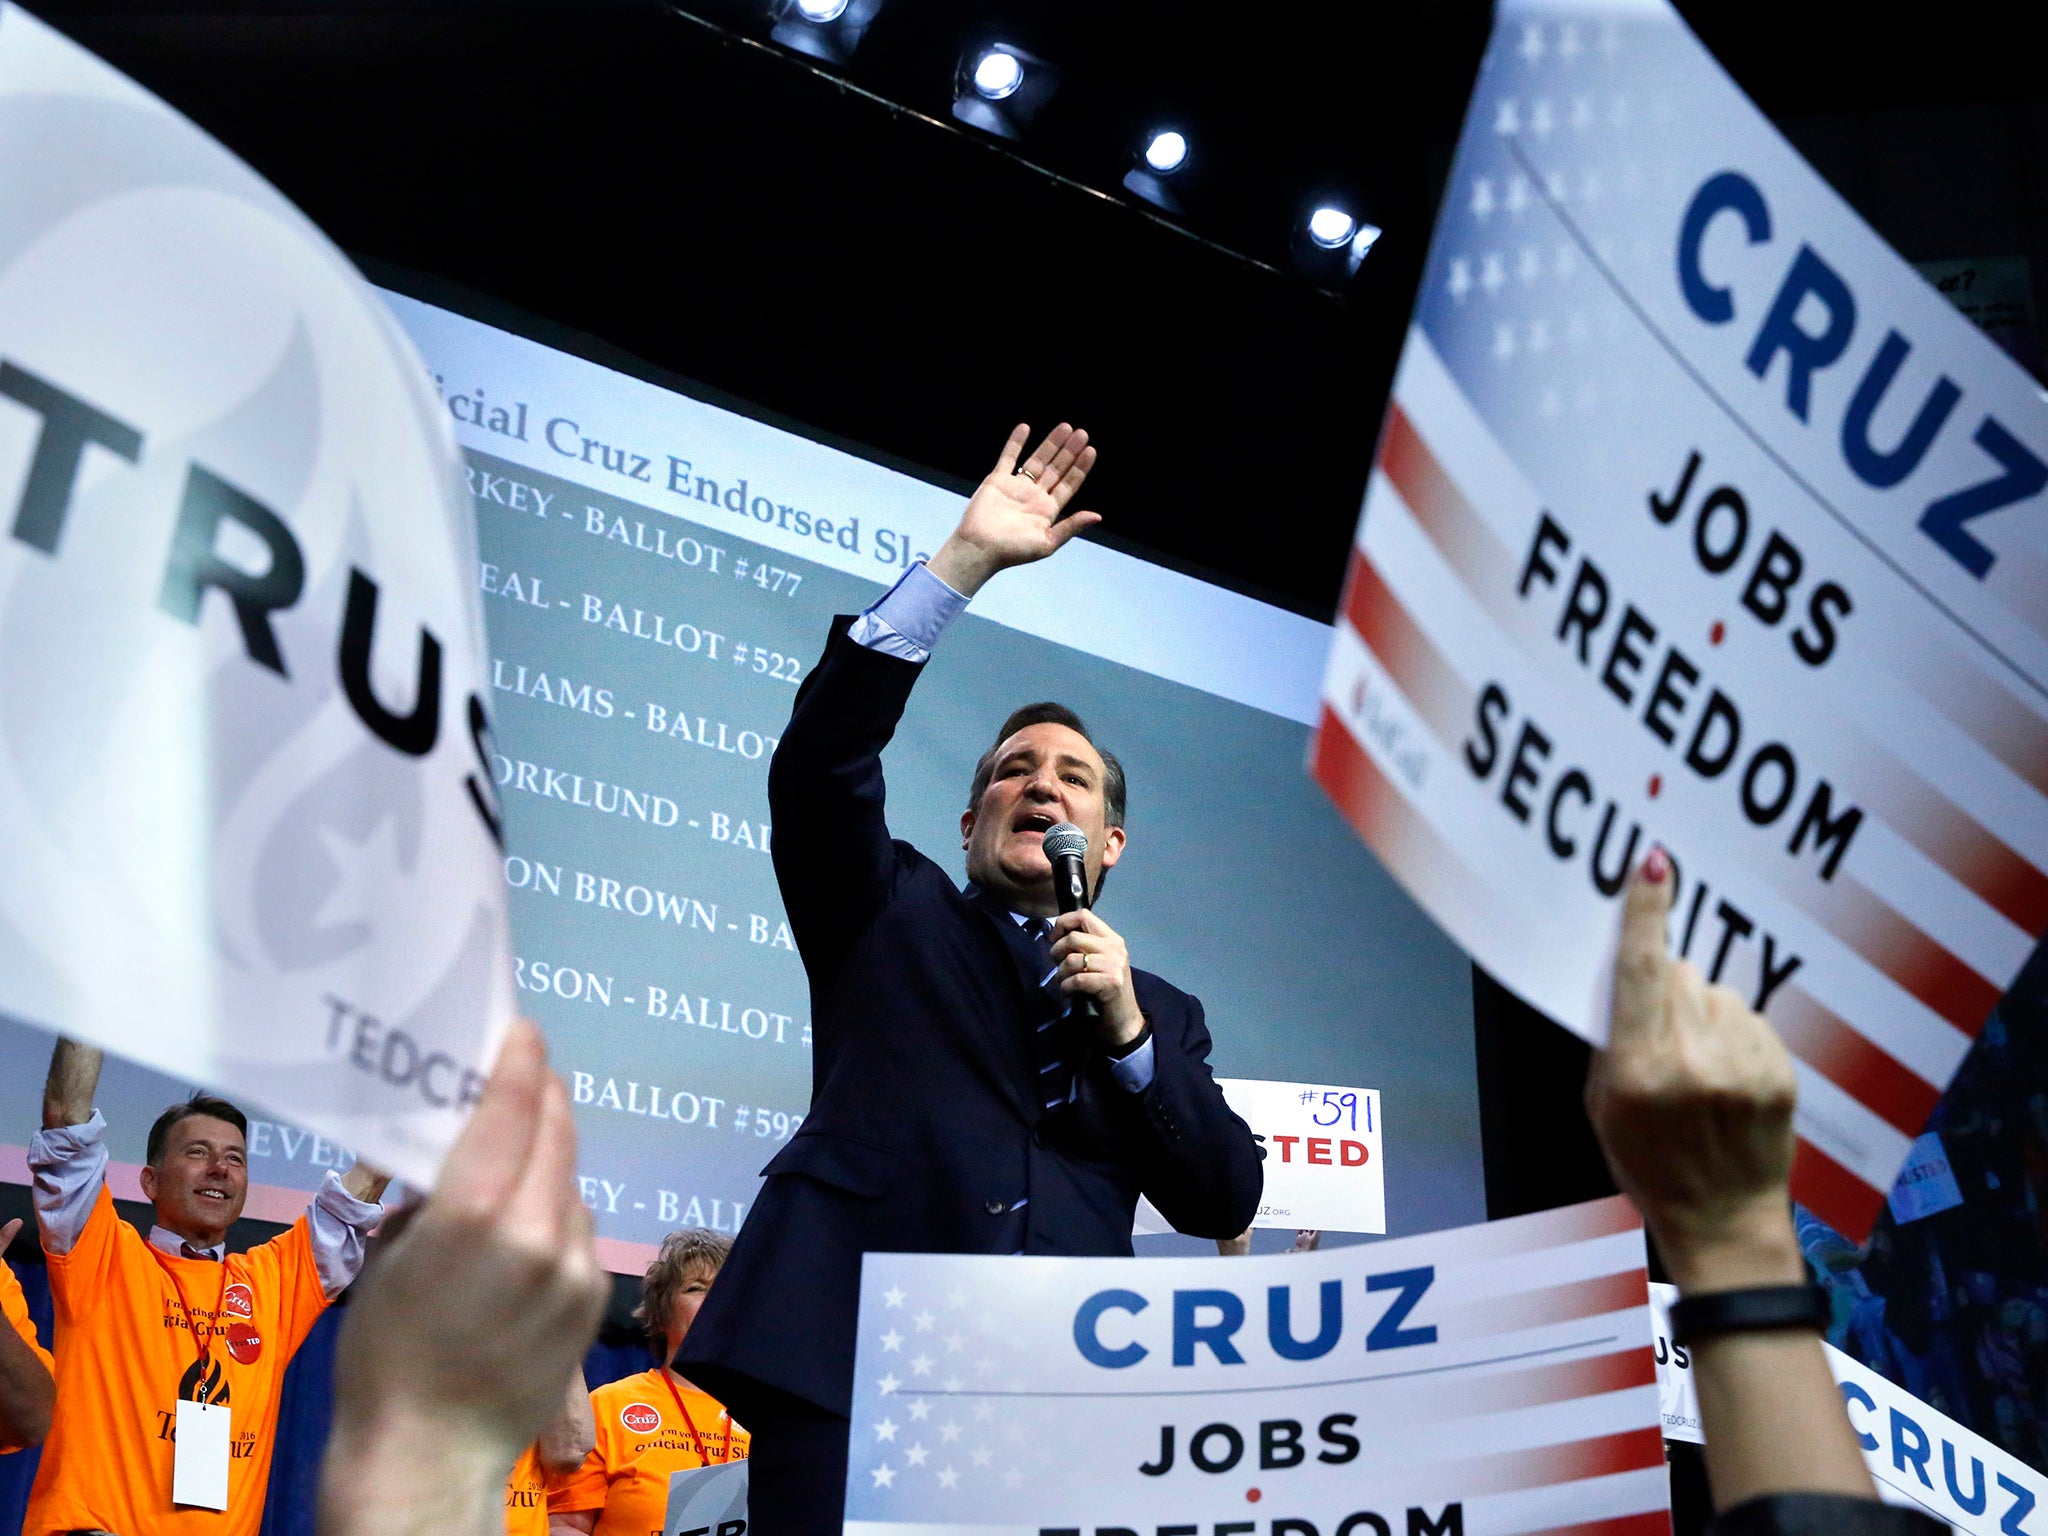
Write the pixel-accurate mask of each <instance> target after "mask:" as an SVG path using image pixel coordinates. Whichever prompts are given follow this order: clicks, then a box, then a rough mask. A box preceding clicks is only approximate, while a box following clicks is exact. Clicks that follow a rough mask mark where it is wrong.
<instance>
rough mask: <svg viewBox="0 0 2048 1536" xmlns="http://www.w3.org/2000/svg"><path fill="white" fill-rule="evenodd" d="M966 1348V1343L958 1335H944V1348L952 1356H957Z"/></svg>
mask: <svg viewBox="0 0 2048 1536" xmlns="http://www.w3.org/2000/svg"><path fill="white" fill-rule="evenodd" d="M966 1347H967V1341H966V1340H965V1339H963V1338H962V1337H961V1336H960V1335H959V1334H957V1333H949V1334H947V1335H946V1348H947V1349H948V1350H949V1351H951V1352H952V1353H953V1354H956V1355H957V1354H959V1353H960V1351H961V1350H962V1349H964V1348H966Z"/></svg>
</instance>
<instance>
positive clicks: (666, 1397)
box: [548, 1227, 753, 1536]
mask: <svg viewBox="0 0 2048 1536" xmlns="http://www.w3.org/2000/svg"><path fill="white" fill-rule="evenodd" d="M731 1249H732V1239H731V1238H728V1237H723V1236H721V1235H720V1234H718V1233H716V1232H708V1231H706V1230H704V1229H703V1228H701V1227H689V1228H685V1229H684V1230H683V1231H681V1232H671V1233H669V1235H668V1236H667V1237H666V1238H664V1239H662V1244H661V1253H660V1254H659V1255H658V1256H657V1257H656V1258H655V1261H654V1262H653V1263H652V1264H650V1265H648V1266H647V1273H646V1274H645V1275H643V1276H642V1277H641V1280H640V1305H639V1307H638V1308H637V1309H636V1310H635V1311H634V1313H633V1315H634V1316H635V1317H637V1318H639V1319H640V1320H641V1321H642V1322H643V1323H645V1324H646V1325H647V1336H648V1341H649V1342H650V1343H651V1344H653V1345H654V1347H655V1348H656V1349H657V1350H658V1351H660V1353H661V1364H660V1366H659V1367H657V1368H656V1369H654V1370H651V1371H642V1372H641V1373H640V1374H639V1375H637V1376H628V1377H627V1378H626V1379H625V1380H624V1381H614V1382H610V1383H608V1384H607V1385H605V1386H602V1387H599V1388H598V1389H597V1390H596V1391H595V1392H593V1393H591V1394H590V1408H591V1413H592V1414H593V1415H594V1417H595V1418H596V1420H597V1448H596V1449H595V1450H593V1451H592V1452H591V1453H590V1454H589V1455H588V1456H587V1457H585V1458H584V1461H583V1465H582V1467H581V1468H579V1469H578V1470H577V1471H576V1472H574V1473H573V1474H571V1475H570V1476H568V1477H565V1478H557V1479H554V1480H552V1481H550V1483H549V1484H548V1529H549V1530H550V1531H551V1532H554V1533H556V1536H571V1533H573V1536H661V1528H662V1524H663V1521H664V1519H665V1517H666V1515H667V1513H668V1480H669V1476H670V1474H671V1473H675V1472H687V1471H690V1470H691V1469H693V1468H696V1467H715V1466H720V1465H722V1464H724V1463H725V1462H728V1461H744V1460H746V1459H747V1453H748V1451H749V1450H750V1449H751V1448H752V1444H753V1439H752V1437H751V1436H750V1435H748V1433H747V1432H746V1431H745V1430H744V1429H741V1428H740V1427H739V1425H737V1424H735V1423H733V1421H732V1415H731V1414H729V1413H727V1412H726V1411H725V1407H724V1405H723V1404H722V1403H720V1402H719V1401H718V1399H716V1398H714V1397H712V1396H711V1395H710V1394H709V1393H706V1392H700V1391H698V1390H697V1388H695V1387H693V1386H691V1385H690V1383H689V1382H687V1381H686V1380H684V1379H683V1378H682V1377H681V1376H678V1375H677V1374H676V1373H675V1369H674V1364H675V1358H676V1350H677V1348H678V1347H680V1346H681V1344H682V1342H683V1335H684V1334H686V1333H688V1332H689V1331H690V1324H691V1323H692V1322H694V1321H695V1320H696V1317H697V1309H698V1308H699V1307H701V1306H702V1305H703V1304H704V1296H705V1293H706V1292H708V1291H709V1290H710V1289H711V1282H712V1281H713V1280H715V1279H716V1278H717V1277H718V1271H719V1267H720V1266H721V1265H723V1264H724V1263H725V1256H726V1254H727V1253H728V1252H730V1251H731Z"/></svg>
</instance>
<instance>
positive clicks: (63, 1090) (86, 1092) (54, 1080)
mask: <svg viewBox="0 0 2048 1536" xmlns="http://www.w3.org/2000/svg"><path fill="white" fill-rule="evenodd" d="M105 1059H106V1057H105V1056H104V1054H103V1053H102V1052H101V1051H100V1049H99V1047H98V1046H95V1045H81V1044H80V1043H79V1042H78V1041H76V1040H73V1039H70V1038H69V1037H66V1036H59V1037H58V1040H57V1048H56V1049H55V1050H54V1051H52V1052H51V1053H50V1075H49V1077H48V1078H47V1079H45V1080H44V1083H43V1129H44V1130H46V1131H54V1130H58V1129H61V1128H62V1127H64V1126H67V1125H83V1124H85V1122H86V1121H88V1120H90V1119H91V1118H92V1099H93V1095H94V1094H95V1093H97V1092H98V1091H99V1086H100V1064H101V1063H102V1062H103V1061H104V1060H105Z"/></svg>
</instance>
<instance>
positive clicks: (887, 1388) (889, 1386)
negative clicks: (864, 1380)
mask: <svg viewBox="0 0 2048 1536" xmlns="http://www.w3.org/2000/svg"><path fill="white" fill-rule="evenodd" d="M875 1385H876V1386H878V1387H880V1388H881V1389H882V1396H884V1397H887V1396H888V1395H889V1394H890V1393H891V1392H894V1391H895V1390H896V1389H897V1388H898V1387H900V1386H902V1385H903V1383H902V1382H900V1381H898V1380H897V1379H896V1378H895V1377H894V1376H893V1375H891V1376H884V1377H883V1378H882V1379H881V1380H880V1381H878V1382H876V1383H875Z"/></svg>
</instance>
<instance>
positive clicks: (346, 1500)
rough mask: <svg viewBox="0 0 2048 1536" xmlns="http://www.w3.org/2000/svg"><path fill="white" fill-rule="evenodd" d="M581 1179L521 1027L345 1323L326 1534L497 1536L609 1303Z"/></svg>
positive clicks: (567, 1130) (566, 1127)
mask: <svg viewBox="0 0 2048 1536" xmlns="http://www.w3.org/2000/svg"><path fill="white" fill-rule="evenodd" d="M575 1171H576V1126H575V1121H574V1119H573V1117H572V1114H571V1111H570V1108H569V1095H568V1092H567V1091H566V1090H565V1089H564V1088H563V1086H562V1081H561V1079H560V1078H558V1077H556V1076H555V1074H554V1073H553V1072H551V1071H549V1070H548V1065H547V1056H546V1052H545V1049H544V1047H543V1046H542V1043H541V1038H540V1034H539V1032H538V1031H537V1030H536V1029H534V1027H533V1026H532V1025H531V1024H528V1023H525V1022H523V1021H522V1022H520V1023H518V1024H515V1025H514V1026H513V1028H512V1031H511V1033H510V1034H508V1035H507V1036H506V1038H505V1044H504V1046H503V1048H502V1049H501V1050H500V1052H499V1055H498V1065H497V1069H496V1070H495V1071H494V1072H492V1074H491V1079H490V1082H489V1083H488V1084H487V1085H486V1087H485V1088H484V1092H483V1096H482V1097H481V1098H480V1099H479V1100H478V1101H477V1106H476V1112H475V1113H474V1114H472V1115H471V1116H470V1120H469V1124H468V1125H467V1126H466V1127H465V1128H464V1129H463V1132H462V1135H461V1136H460V1137H459V1138H457V1140H456V1143H455V1145H454V1146H453V1147H452V1148H451V1149H450V1150H449V1153H448V1157H447V1160H446V1161H445V1162H444V1163H443V1164H442V1168H441V1178H440V1182H439V1183H438V1184H437V1185H436V1186H435V1189H434V1193H433V1195H432V1197H431V1198H430V1199H429V1200H428V1201H427V1203H426V1204H425V1206H423V1207H422V1208H421V1209H420V1211H419V1213H418V1214H417V1216H415V1217H414V1218H413V1219H412V1220H411V1222H410V1223H409V1224H408V1225H407V1226H406V1227H405V1230H404V1231H403V1232H402V1233H400V1234H399V1235H398V1236H397V1237H396V1238H395V1239H393V1240H392V1242H391V1243H390V1245H389V1247H388V1249H387V1250H386V1252H385V1253H384V1254H383V1256H382V1258H381V1259H380V1261H379V1262H378V1263H377V1265H376V1266H375V1267H374V1268H373V1269H372V1270H371V1271H370V1273H369V1274H367V1275H365V1276H364V1278H363V1280H362V1282H361V1285H360V1286H359V1290H360V1292H361V1294H360V1295H358V1296H357V1297H356V1298H355V1300H354V1303H353V1305H351V1306H350V1308H349V1313H350V1316H349V1319H348V1322H347V1324H346V1326H345V1327H344V1328H343V1329H342V1333H341V1339H340V1341H339V1343H338V1345H337V1350H336V1363H335V1394H334V1432H333V1435H332V1437H331V1438H330V1440H329V1442H328V1448H327V1456H326V1462H325V1466H324V1469H323V1475H322V1486H321V1494H320V1516H319V1519H320V1524H319V1529H320V1532H321V1536H356V1533H358V1532H360V1533H363V1536H369V1533H372V1532H374V1533H376V1536H412V1533H414V1532H419V1533H422V1536H424V1533H426V1532H434V1533H435V1536H449V1533H457V1532H459V1533H462V1536H476V1533H479V1532H484V1531H490V1530H493V1529H495V1530H497V1531H502V1530H503V1529H504V1516H503V1513H502V1510H501V1508H500V1506H501V1502H502V1499H503V1490H504V1482H505V1477H506V1475H507V1474H508V1473H509V1472H510V1471H511V1469H512V1462H513V1459H514V1458H515V1457H516V1456H517V1455H518V1454H519V1452H520V1451H521V1449H523V1448H524V1447H525V1446H526V1445H527V1444H528V1443H530V1442H531V1441H532V1440H533V1438H534V1436H535V1435H537V1434H538V1433H539V1432H540V1430H541V1428H542V1426H543V1425H545V1424H546V1423H547V1421H548V1419H549V1418H550V1416H551V1415H553V1414H554V1413H555V1412H556V1411H557V1410H558V1409H559V1407H560V1405H561V1403H562V1400H563V1395H564V1393H565V1392H566V1390H567V1388H568V1384H569V1379H570V1375H571V1373H572V1372H574V1371H575V1369H576V1366H577V1362H578V1361H580V1360H581V1359H582V1357H583V1352H584V1350H585V1349H586V1348H587V1347H588V1345H589V1343H590V1340H591V1338H592V1337H593V1336H594V1335H595V1334H596V1332H597V1323H598V1318H599V1315H600V1314H601V1313H602V1312H603V1310H604V1300H605V1296H606V1294H607V1290H608V1282H607V1280H606V1277H605V1275H604V1273H603V1271H602V1270H601V1269H600V1268H599V1266H598V1263H597V1256H596V1251H595V1248H594V1246H593V1243H592V1232H591V1219H590V1213H589V1212H588V1211H587V1210H586V1209H585V1208H584V1206H583V1202H582V1200H581V1198H580V1197H579V1196H578V1194H577V1187H576V1181H575Z"/></svg>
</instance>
